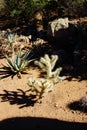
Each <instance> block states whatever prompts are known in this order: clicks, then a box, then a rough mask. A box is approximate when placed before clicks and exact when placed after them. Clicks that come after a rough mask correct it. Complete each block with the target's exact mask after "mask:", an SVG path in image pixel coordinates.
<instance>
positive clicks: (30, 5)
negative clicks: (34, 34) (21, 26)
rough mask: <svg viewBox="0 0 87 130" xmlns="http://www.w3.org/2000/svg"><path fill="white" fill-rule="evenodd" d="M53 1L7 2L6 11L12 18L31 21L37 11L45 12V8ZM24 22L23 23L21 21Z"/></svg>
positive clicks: (27, 0)
mask: <svg viewBox="0 0 87 130" xmlns="http://www.w3.org/2000/svg"><path fill="white" fill-rule="evenodd" d="M49 1H51V0H20V1H19V0H9V1H8V0H5V9H6V10H7V11H6V12H7V14H8V15H10V16H11V17H16V22H17V21H19V20H20V19H23V20H26V21H27V20H29V17H31V16H33V14H34V12H35V11H36V10H43V8H44V6H45V5H46V4H47V3H48V2H49ZM21 22H22V21H21Z"/></svg>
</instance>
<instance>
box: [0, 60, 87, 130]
mask: <svg viewBox="0 0 87 130" xmlns="http://www.w3.org/2000/svg"><path fill="white" fill-rule="evenodd" d="M4 62H5V61H4V59H1V60H0V66H1V63H4ZM32 75H33V76H34V77H37V76H38V75H39V71H38V69H36V68H35V69H30V70H29V72H28V74H23V75H22V78H21V79H18V78H17V76H14V78H13V79H11V77H7V78H3V79H2V80H0V122H3V120H8V119H9V118H10V119H16V118H27V117H30V118H41V119H44V118H45V119H53V120H54V119H57V120H60V121H66V122H78V123H87V112H85V111H81V110H79V109H74V108H70V107H69V106H70V105H69V104H72V103H74V102H76V101H78V100H79V99H80V98H82V97H84V96H86V93H87V81H86V80H83V81H78V80H77V79H75V78H73V79H72V80H71V81H68V80H64V81H63V82H61V83H58V84H57V85H56V86H55V87H54V90H53V91H52V92H49V93H45V94H44V97H43V98H42V100H41V102H40V103H39V102H37V103H34V102H32V99H31V98H29V97H30V96H29V93H28V92H27V90H28V89H29V86H28V85H27V82H28V78H29V77H30V76H32ZM30 118H29V119H30ZM0 124H1V123H0ZM86 126H87V125H86ZM0 128H1V126H0ZM86 128H87V127H86ZM0 130H1V129H0ZM15 130H16V129H15ZM26 130H27V129H26Z"/></svg>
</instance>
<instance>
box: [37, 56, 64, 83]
mask: <svg viewBox="0 0 87 130" xmlns="http://www.w3.org/2000/svg"><path fill="white" fill-rule="evenodd" d="M57 60H58V56H57V55H51V58H50V57H49V56H48V55H47V54H45V56H44V57H41V58H40V61H35V64H36V65H38V66H39V67H40V68H41V69H42V70H43V71H45V72H46V78H47V79H53V82H54V83H57V82H60V81H62V80H63V79H64V77H60V76H59V75H60V72H61V70H62V68H61V67H59V68H57V69H56V70H55V71H52V70H53V69H54V66H55V64H56V62H57Z"/></svg>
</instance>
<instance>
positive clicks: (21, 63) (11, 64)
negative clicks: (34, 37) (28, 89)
mask: <svg viewBox="0 0 87 130" xmlns="http://www.w3.org/2000/svg"><path fill="white" fill-rule="evenodd" d="M29 54H30V51H28V52H26V53H25V54H24V55H23V56H22V55H21V48H20V49H19V50H18V53H17V54H15V52H14V48H13V53H12V59H10V58H9V57H8V55H7V54H5V55H4V56H5V58H6V60H7V66H5V65H3V66H4V68H3V69H5V70H7V71H9V72H11V73H12V74H13V75H15V74H17V76H18V78H21V73H23V72H24V71H25V70H26V69H27V67H28V65H29V63H30V62H32V61H33V60H34V59H28V57H29Z"/></svg>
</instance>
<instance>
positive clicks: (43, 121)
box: [0, 117, 87, 130]
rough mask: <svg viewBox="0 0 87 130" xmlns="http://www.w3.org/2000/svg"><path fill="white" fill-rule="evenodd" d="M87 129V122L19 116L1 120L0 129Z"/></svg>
mask: <svg viewBox="0 0 87 130" xmlns="http://www.w3.org/2000/svg"><path fill="white" fill-rule="evenodd" d="M79 129H80V130H87V123H75V122H66V121H59V120H57V119H48V118H39V117H37V118H35V117H17V118H9V119H5V120H3V121H1V122H0V130H79Z"/></svg>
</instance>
